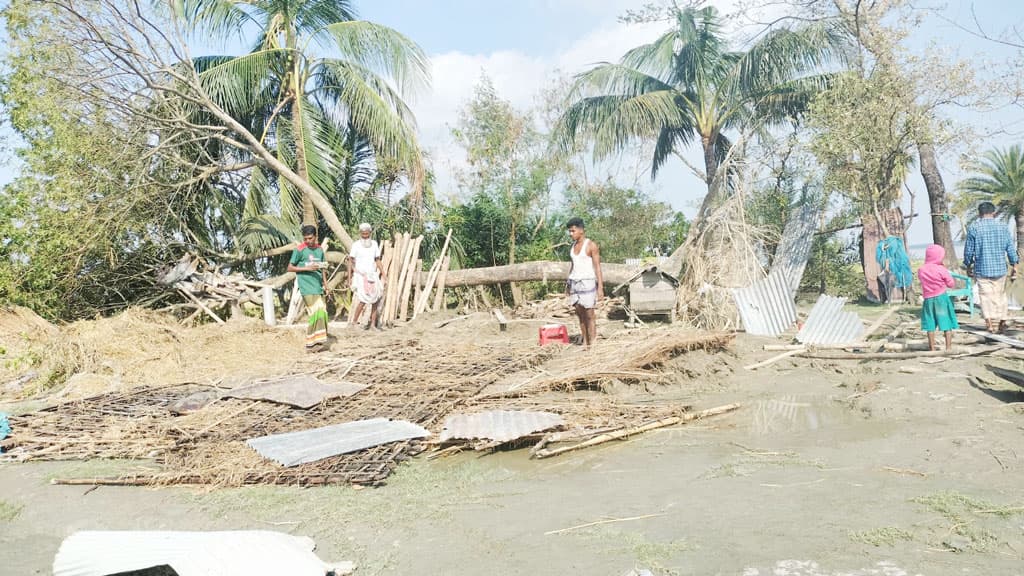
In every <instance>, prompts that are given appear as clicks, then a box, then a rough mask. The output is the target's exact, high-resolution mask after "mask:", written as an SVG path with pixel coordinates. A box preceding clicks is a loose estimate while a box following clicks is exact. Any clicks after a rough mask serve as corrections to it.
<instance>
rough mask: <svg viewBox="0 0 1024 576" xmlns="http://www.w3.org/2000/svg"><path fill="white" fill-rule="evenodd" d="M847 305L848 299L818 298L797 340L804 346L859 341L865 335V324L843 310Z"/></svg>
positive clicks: (827, 296) (858, 317)
mask: <svg viewBox="0 0 1024 576" xmlns="http://www.w3.org/2000/svg"><path fill="white" fill-rule="evenodd" d="M845 303H846V298H841V297H838V296H829V295H828V294H822V295H820V296H818V301H817V302H815V303H814V307H813V308H811V312H810V314H808V315H807V322H805V323H804V327H803V328H802V329H801V330H800V331H799V332H797V334H796V339H797V340H798V341H800V342H802V343H804V344H845V343H847V342H856V341H857V340H859V339H860V335H861V334H863V333H864V323H863V322H861V319H860V316H857V314H856V313H855V312H848V311H844V310H843V304H845Z"/></svg>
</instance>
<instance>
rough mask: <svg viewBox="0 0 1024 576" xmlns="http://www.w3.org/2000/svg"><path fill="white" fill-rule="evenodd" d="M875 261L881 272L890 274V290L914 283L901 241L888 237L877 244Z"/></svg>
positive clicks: (908, 259)
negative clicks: (891, 282)
mask: <svg viewBox="0 0 1024 576" xmlns="http://www.w3.org/2000/svg"><path fill="white" fill-rule="evenodd" d="M875 260H878V265H879V266H881V267H882V270H883V271H888V272H889V273H891V274H892V278H893V285H892V286H891V288H907V287H908V286H911V285H912V284H913V283H914V273H913V272H912V271H911V270H910V258H909V257H908V256H907V250H906V249H905V248H904V247H903V239H902V238H897V237H896V236H889V237H888V238H886V239H885V240H882V241H881V242H879V243H878V248H876V249H875Z"/></svg>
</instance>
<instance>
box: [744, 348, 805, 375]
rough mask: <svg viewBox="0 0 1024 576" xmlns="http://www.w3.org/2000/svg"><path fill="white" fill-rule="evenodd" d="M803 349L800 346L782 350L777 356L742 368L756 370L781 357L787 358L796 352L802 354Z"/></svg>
mask: <svg viewBox="0 0 1024 576" xmlns="http://www.w3.org/2000/svg"><path fill="white" fill-rule="evenodd" d="M804 350H805V348H803V347H802V346H801V347H800V348H798V349H796V350H789V351H787V352H783V353H782V354H779V355H777V356H772V357H771V358H769V359H767V360H765V361H763V362H758V363H757V364H751V365H750V366H744V367H743V369H744V370H757V369H758V368H763V367H765V366H768V365H769V364H774V363H776V362H778V361H779V360H782V359H783V358H789V357H790V356H796V355H797V354H802V353H803V352H804Z"/></svg>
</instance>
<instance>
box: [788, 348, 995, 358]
mask: <svg viewBox="0 0 1024 576" xmlns="http://www.w3.org/2000/svg"><path fill="white" fill-rule="evenodd" d="M1002 348H1003V347H1002V346H988V347H985V348H976V349H974V350H949V351H946V350H935V351H930V350H928V351H922V352H873V353H862V354H858V353H856V352H814V351H811V350H808V351H806V352H804V353H803V354H801V355H800V356H802V357H804V358H818V359H821V360H905V359H907V358H922V357H928V356H950V357H952V358H960V357H966V356H980V355H983V354H988V353H990V352H995V351H996V350H1001V349H1002Z"/></svg>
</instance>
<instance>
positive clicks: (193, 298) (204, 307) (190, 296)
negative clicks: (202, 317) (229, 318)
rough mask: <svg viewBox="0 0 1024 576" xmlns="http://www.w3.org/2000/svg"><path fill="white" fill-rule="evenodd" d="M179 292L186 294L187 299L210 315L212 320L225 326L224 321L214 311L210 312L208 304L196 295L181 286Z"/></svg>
mask: <svg viewBox="0 0 1024 576" xmlns="http://www.w3.org/2000/svg"><path fill="white" fill-rule="evenodd" d="M178 291H179V292H181V293H182V294H184V295H185V297H186V298H188V299H189V300H191V301H192V302H194V303H195V304H196V305H197V306H199V307H200V308H202V310H203V312H206V313H207V314H209V315H210V318H213V319H214V320H216V321H217V323H218V324H224V320H222V319H221V317H220V316H217V315H216V314H215V313H214V312H213V310H210V308H209V307H208V306H207V305H206V304H203V301H202V300H200V299H199V298H197V297H196V296H195V295H194V294H192V292H190V291H188V289H186V288H184V287H182V286H180V285H179V286H178Z"/></svg>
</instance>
